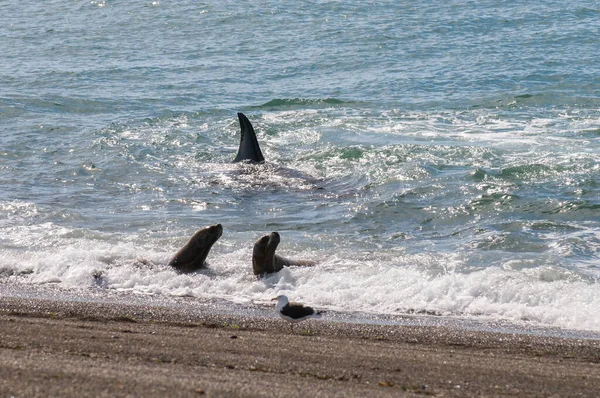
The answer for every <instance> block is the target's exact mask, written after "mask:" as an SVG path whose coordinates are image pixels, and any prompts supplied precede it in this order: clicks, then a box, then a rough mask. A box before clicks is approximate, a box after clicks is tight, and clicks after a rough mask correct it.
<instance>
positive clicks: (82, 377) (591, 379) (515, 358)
mask: <svg viewBox="0 0 600 398" xmlns="http://www.w3.org/2000/svg"><path fill="white" fill-rule="evenodd" d="M417 395H418V396H445V397H446V396H456V397H464V396H523V397H525V396H527V397H534V396H539V397H550V396H556V397H559V396H560V397H566V396H569V397H575V396H582V397H592V396H600V341H599V340H594V339H568V338H557V337H540V336H533V335H527V334H506V333H504V334H503V333H492V332H476V331H468V330H460V329H454V328H447V327H435V326H426V327H425V326H377V325H362V324H351V323H340V322H330V321H327V319H326V318H325V319H322V320H310V321H306V322H304V323H301V324H299V325H297V326H296V328H295V330H294V331H290V328H289V325H288V324H287V323H286V322H284V321H283V320H280V319H277V318H268V317H260V316H258V317H257V316H254V317H245V316H234V315H223V314H211V313H204V312H203V311H202V310H201V309H200V310H198V311H193V312H190V311H187V310H179V309H177V308H169V307H160V306H144V305H131V304H116V303H101V302H77V301H61V300H48V299H40V298H18V297H17V298H15V297H6V296H4V297H0V396H2V397H5V396H6V397H8V396H15V397H32V396H62V397H65V396H78V397H80V396H96V397H102V396H111V397H112V396H209V397H211V396H228V397H229V396H249V397H251V396H264V397H273V396H282V397H283V396H285V397H307V396H332V397H333V396H344V397H346V396H361V397H367V396H368V397H377V396H417Z"/></svg>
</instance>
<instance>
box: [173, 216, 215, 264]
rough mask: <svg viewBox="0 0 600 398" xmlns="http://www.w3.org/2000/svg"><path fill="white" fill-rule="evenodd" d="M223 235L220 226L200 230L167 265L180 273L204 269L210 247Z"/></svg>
mask: <svg viewBox="0 0 600 398" xmlns="http://www.w3.org/2000/svg"><path fill="white" fill-rule="evenodd" d="M222 234H223V227H222V226H221V224H216V225H211V226H209V227H206V228H202V229H201V230H199V231H198V232H196V233H195V234H194V236H192V237H191V238H190V240H189V241H188V242H187V243H186V244H185V246H183V247H182V248H181V249H179V251H178V252H177V254H176V255H175V256H174V257H173V258H172V259H171V261H169V265H171V266H173V267H175V268H177V269H178V270H179V271H181V272H193V271H196V270H198V269H200V268H203V267H205V261H206V257H207V256H208V253H209V252H210V249H211V247H212V245H214V244H215V242H216V241H217V240H218V239H219V238H220V237H221V235H222Z"/></svg>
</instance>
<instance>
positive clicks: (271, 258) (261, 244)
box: [252, 232, 315, 275]
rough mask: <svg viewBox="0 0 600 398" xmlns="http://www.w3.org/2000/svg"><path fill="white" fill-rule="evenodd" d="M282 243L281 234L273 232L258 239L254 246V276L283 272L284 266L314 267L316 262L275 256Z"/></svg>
mask: <svg viewBox="0 0 600 398" xmlns="http://www.w3.org/2000/svg"><path fill="white" fill-rule="evenodd" d="M280 241H281V237H280V236H279V233H277V232H272V233H271V234H270V235H265V236H263V237H261V238H260V239H258V240H257V241H256V243H255V244H254V250H253V251H252V271H253V272H254V275H263V274H271V273H273V272H278V271H281V269H282V268H283V267H284V266H286V265H287V266H290V265H301V266H307V267H310V266H313V265H315V262H314V261H310V260H290V259H288V258H285V257H281V256H278V255H277V254H275V250H276V249H277V246H278V245H279V242H280Z"/></svg>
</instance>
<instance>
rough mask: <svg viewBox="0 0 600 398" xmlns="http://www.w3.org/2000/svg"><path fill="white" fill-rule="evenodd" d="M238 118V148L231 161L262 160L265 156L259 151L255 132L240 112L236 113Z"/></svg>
mask: <svg viewBox="0 0 600 398" xmlns="http://www.w3.org/2000/svg"><path fill="white" fill-rule="evenodd" d="M238 118H239V119H240V127H241V137H240V148H239V149H238V153H237V156H236V157H235V159H234V160H233V162H234V163H235V162H241V161H243V160H248V161H250V162H252V163H262V162H264V161H265V158H264V157H263V154H262V152H261V151H260V146H258V140H257V139H256V133H255V132H254V128H253V127H252V124H251V123H250V120H248V118H247V117H246V115H244V114H243V113H241V112H239V113H238Z"/></svg>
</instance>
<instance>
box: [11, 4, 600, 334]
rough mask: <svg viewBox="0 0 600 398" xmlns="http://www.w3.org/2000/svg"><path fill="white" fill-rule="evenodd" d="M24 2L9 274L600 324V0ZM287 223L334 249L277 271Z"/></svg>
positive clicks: (237, 297)
mask: <svg viewBox="0 0 600 398" xmlns="http://www.w3.org/2000/svg"><path fill="white" fill-rule="evenodd" d="M0 9H1V10H2V12H1V14H2V15H3V16H2V17H0V18H1V22H2V23H0V48H1V49H2V57H1V59H2V60H1V62H0V186H1V188H2V189H0V282H1V283H2V284H3V285H4V286H9V287H10V286H18V285H23V284H26V285H28V286H29V288H34V289H35V287H36V286H38V287H39V289H40V292H43V291H45V290H44V289H45V288H46V287H47V286H48V285H51V286H56V287H58V288H60V289H63V290H64V291H67V292H68V291H81V290H82V289H83V290H84V291H86V290H87V291H93V292H94V294H95V295H98V294H99V295H102V292H106V294H107V295H110V294H111V293H114V292H121V291H124V292H132V293H136V294H138V293H139V294H140V295H147V294H149V295H152V296H153V297H173V296H177V297H180V296H183V297H191V298H198V299H209V300H219V301H225V302H231V303H232V305H234V304H235V306H239V305H240V304H241V305H252V304H255V303H265V302H267V301H268V300H269V299H270V298H272V297H274V296H275V295H277V294H281V293H284V294H288V295H289V296H290V297H291V298H292V299H294V300H298V301H303V302H307V303H310V304H312V305H315V306H318V307H322V308H327V309H329V310H330V311H332V312H336V311H341V312H349V313H353V312H354V313H369V314H381V315H390V316H394V315H406V314H428V315H434V316H439V317H442V318H444V317H446V318H463V319H471V320H475V321H477V322H484V323H485V322H490V323H494V322H508V323H513V324H516V325H533V326H535V327H542V328H544V327H548V328H562V329H565V330H567V329H568V330H581V331H584V330H587V331H594V332H600V311H598V308H600V41H598V37H599V35H600V7H599V6H598V4H597V3H596V2H592V1H579V0H575V1H571V2H569V3H568V4H565V3H564V2H557V1H543V2H542V1H532V2H527V3H526V4H521V3H519V2H510V1H509V2H495V1H479V2H467V1H449V2H444V3H440V2H435V1H424V2H418V3H417V2H403V1H383V2H377V3H370V2H364V1H355V0H349V1H348V0H347V1H344V2H340V1H317V0H314V1H302V2H295V1H257V2H250V3H247V2H244V3H240V2H232V1H224V2H223V1H222V2H213V1H204V2H197V1H189V0H184V1H180V2H166V1H142V2H132V3H127V2H118V1H109V0H104V1H102V0H99V1H71V2H64V1H48V2H43V3H32V4H24V3H22V2H15V1H9V2H4V3H3V4H2V5H0ZM237 112H243V113H245V114H246V115H247V116H248V117H249V119H250V120H251V121H252V123H253V124H254V127H255V130H256V131H257V135H258V137H259V141H260V143H261V147H262V151H263V153H264V154H265V157H266V159H267V164H265V165H243V164H232V163H231V161H232V160H233V158H234V157H235V154H236V151H237V146H238V142H239V126H238V122H237V117H236V113H237ZM215 223H221V224H222V225H223V227H224V233H223V236H222V238H221V239H220V240H219V241H218V242H217V243H216V244H215V246H213V249H212V251H211V254H210V255H209V257H208V263H209V267H208V268H207V269H206V270H203V271H199V272H197V273H194V274H189V275H182V274H178V273H176V272H175V271H174V270H172V269H171V268H170V267H168V266H167V262H168V261H169V259H170V257H171V256H172V255H173V254H174V253H175V252H176V251H177V250H178V249H179V248H180V247H181V246H182V245H183V244H184V243H185V242H186V241H187V239H188V238H189V237H190V236H191V235H192V234H193V233H194V232H195V231H196V230H197V229H200V228H202V227H204V226H207V225H210V224H215ZM271 231H278V232H279V233H280V234H281V237H282V243H281V245H280V247H279V250H278V253H280V254H282V255H285V256H286V257H290V258H301V259H312V260H317V261H318V264H317V265H316V266H315V267H311V268H301V267H291V268H285V269H284V270H282V271H280V272H279V273H277V274H274V275H271V276H269V277H268V278H265V279H261V280H257V279H256V278H255V277H254V276H253V275H252V271H251V252H252V247H253V244H254V242H255V241H256V240H257V239H258V238H259V237H260V236H262V235H263V234H266V233H270V232H271ZM236 308H238V307H236Z"/></svg>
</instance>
